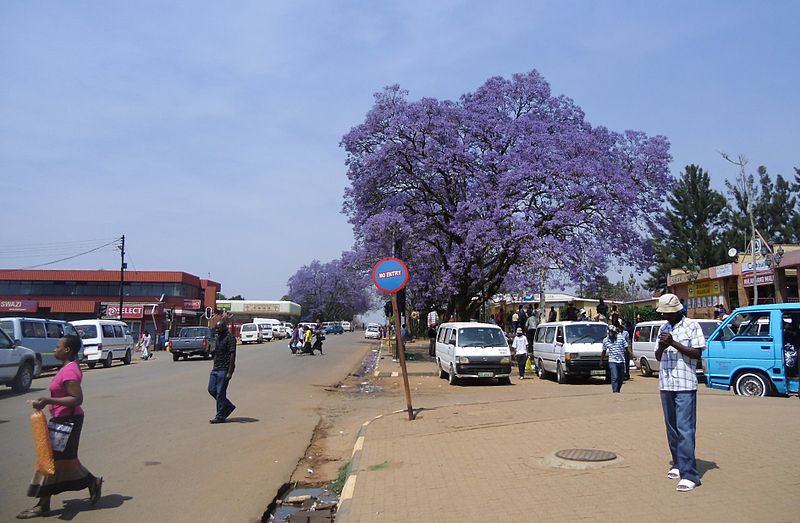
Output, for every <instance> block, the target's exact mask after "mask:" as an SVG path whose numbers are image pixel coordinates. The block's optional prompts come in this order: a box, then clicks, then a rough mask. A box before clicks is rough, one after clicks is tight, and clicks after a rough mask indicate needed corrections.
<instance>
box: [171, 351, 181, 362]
mask: <svg viewBox="0 0 800 523" xmlns="http://www.w3.org/2000/svg"><path fill="white" fill-rule="evenodd" d="M179 359H181V355H180V354H176V353H174V352H173V353H172V361H178V360H179Z"/></svg>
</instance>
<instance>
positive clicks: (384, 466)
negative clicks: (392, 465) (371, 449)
mask: <svg viewBox="0 0 800 523" xmlns="http://www.w3.org/2000/svg"><path fill="white" fill-rule="evenodd" d="M388 468H389V462H388V461H384V462H383V463H380V464H378V465H372V466H371V467H370V468H369V470H384V469H388Z"/></svg>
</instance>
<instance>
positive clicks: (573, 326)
mask: <svg viewBox="0 0 800 523" xmlns="http://www.w3.org/2000/svg"><path fill="white" fill-rule="evenodd" d="M606 336H608V325H606V324H605V323H602V322H599V321H554V322H551V323H550V322H548V323H542V324H541V325H539V327H538V328H537V329H536V335H535V336H534V338H533V358H534V361H536V374H537V375H538V376H539V378H541V379H544V378H546V377H548V376H549V375H551V374H555V376H556V381H558V383H560V384H564V383H567V381H569V378H570V376H579V377H582V378H589V377H591V376H605V375H606V369H605V366H602V365H600V356H601V355H602V353H603V339H604V338H605V337H606Z"/></svg>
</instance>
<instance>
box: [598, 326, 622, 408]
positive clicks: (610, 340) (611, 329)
mask: <svg viewBox="0 0 800 523" xmlns="http://www.w3.org/2000/svg"><path fill="white" fill-rule="evenodd" d="M627 350H628V342H627V340H626V339H625V338H624V337H623V336H620V334H619V328H618V327H616V326H615V325H609V326H608V336H606V337H605V338H604V339H603V353H602V354H601V355H600V366H601V367H602V366H603V360H605V359H606V353H608V372H609V374H610V376H611V392H620V391H621V390H622V382H623V381H624V380H625V362H626V359H627V358H626V356H625V353H626V352H627Z"/></svg>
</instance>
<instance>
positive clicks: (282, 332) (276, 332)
mask: <svg viewBox="0 0 800 523" xmlns="http://www.w3.org/2000/svg"><path fill="white" fill-rule="evenodd" d="M253 323H258V324H262V323H268V324H269V325H270V326H271V327H272V336H273V337H274V338H275V339H276V340H282V339H283V338H285V337H286V328H285V327H284V326H283V324H282V323H281V322H279V321H278V320H273V319H272V318H253Z"/></svg>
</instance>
